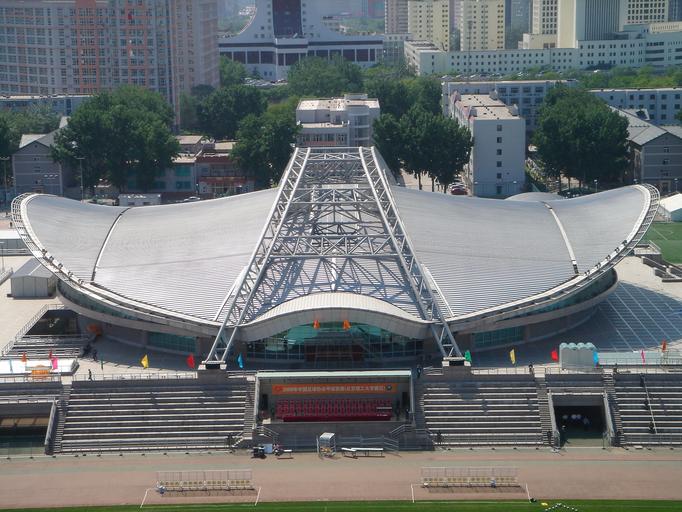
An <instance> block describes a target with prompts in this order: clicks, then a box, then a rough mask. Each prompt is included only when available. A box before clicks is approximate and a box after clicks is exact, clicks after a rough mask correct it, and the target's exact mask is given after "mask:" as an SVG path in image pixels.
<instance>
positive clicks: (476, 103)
mask: <svg viewBox="0 0 682 512" xmlns="http://www.w3.org/2000/svg"><path fill="white" fill-rule="evenodd" d="M456 102H457V103H456V104H457V105H458V106H459V107H460V108H468V109H469V115H470V116H472V117H476V118H477V119H499V120H504V119H519V112H518V109H517V108H516V107H514V106H511V107H508V106H507V105H505V104H504V102H502V101H501V100H499V99H497V98H495V97H492V96H491V95H489V94H462V95H461V96H459V98H458V99H457V100H456Z"/></svg>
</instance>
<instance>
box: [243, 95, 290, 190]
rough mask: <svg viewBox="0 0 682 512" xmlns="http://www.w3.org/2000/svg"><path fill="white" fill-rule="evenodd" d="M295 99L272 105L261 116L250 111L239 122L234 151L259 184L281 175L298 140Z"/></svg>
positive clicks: (258, 186)
mask: <svg viewBox="0 0 682 512" xmlns="http://www.w3.org/2000/svg"><path fill="white" fill-rule="evenodd" d="M296 103H297V98H290V100H289V101H287V102H286V103H282V104H279V105H271V106H270V107H269V108H268V110H267V111H266V112H265V113H264V114H263V115H261V116H255V115H249V116H247V117H245V118H244V119H243V120H242V122H241V123H240V125H239V132H238V133H237V144H236V145H235V147H234V150H233V152H232V155H233V157H234V158H235V160H236V161H237V163H238V164H239V166H240V167H241V168H242V169H244V170H245V171H248V172H250V173H251V174H253V176H254V179H255V181H256V187H257V188H267V187H270V186H271V185H272V184H274V183H277V182H278V181H279V180H280V178H281V177H282V172H283V171H284V168H285V167H286V165H287V163H288V161H289V158H291V153H292V151H293V147H294V143H295V142H296V133H297V132H298V126H297V125H296V115H295V110H296Z"/></svg>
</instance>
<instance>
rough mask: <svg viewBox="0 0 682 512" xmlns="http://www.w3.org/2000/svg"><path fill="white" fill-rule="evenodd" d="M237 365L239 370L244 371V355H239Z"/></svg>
mask: <svg viewBox="0 0 682 512" xmlns="http://www.w3.org/2000/svg"><path fill="white" fill-rule="evenodd" d="M237 364H238V365H239V368H241V369H242V370H243V369H244V358H243V357H242V353H241V352H240V353H239V356H238V357H237Z"/></svg>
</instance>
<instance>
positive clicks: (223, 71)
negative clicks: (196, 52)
mask: <svg viewBox="0 0 682 512" xmlns="http://www.w3.org/2000/svg"><path fill="white" fill-rule="evenodd" d="M245 78H246V68H245V67H244V65H243V64H241V63H239V62H237V61H234V60H232V59H228V58H227V57H224V56H221V57H220V85H221V86H222V87H229V86H231V85H240V84H242V83H243V82H244V79H245Z"/></svg>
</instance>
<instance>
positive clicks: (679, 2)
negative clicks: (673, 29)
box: [668, 0, 682, 21]
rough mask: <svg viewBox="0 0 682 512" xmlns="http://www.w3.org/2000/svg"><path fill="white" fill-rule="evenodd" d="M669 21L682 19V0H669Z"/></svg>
mask: <svg viewBox="0 0 682 512" xmlns="http://www.w3.org/2000/svg"><path fill="white" fill-rule="evenodd" d="M668 21H682V0H670V1H669V5H668Z"/></svg>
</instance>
